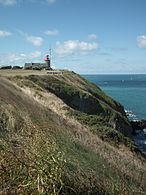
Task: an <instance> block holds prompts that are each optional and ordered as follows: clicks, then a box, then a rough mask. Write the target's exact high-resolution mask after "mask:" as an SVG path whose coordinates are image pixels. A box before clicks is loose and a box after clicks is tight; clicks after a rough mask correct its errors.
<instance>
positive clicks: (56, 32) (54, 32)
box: [45, 29, 59, 36]
mask: <svg viewBox="0 0 146 195" xmlns="http://www.w3.org/2000/svg"><path fill="white" fill-rule="evenodd" d="M45 34H46V35H49V36H56V35H58V34H59V31H58V30H56V29H54V30H48V31H46V32H45Z"/></svg>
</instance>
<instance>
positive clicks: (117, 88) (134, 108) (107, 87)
mask: <svg viewBox="0 0 146 195" xmlns="http://www.w3.org/2000/svg"><path fill="white" fill-rule="evenodd" d="M82 76H84V78H86V79H88V80H89V81H91V82H93V83H95V84H97V85H98V86H99V87H100V88H101V89H102V90H103V91H104V92H106V94H108V95H109V96H111V97H112V98H114V99H115V100H116V101H119V102H120V103H121V104H122V105H123V106H124V108H125V110H128V111H129V112H130V113H131V118H130V119H131V120H140V119H144V120H146V74H134V75H133V74H130V75H128V74H127V75H82ZM135 142H136V144H137V145H138V146H139V147H140V149H141V150H143V151H146V132H140V133H139V134H137V135H136V136H135Z"/></svg>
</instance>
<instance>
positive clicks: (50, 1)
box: [46, 0, 56, 4]
mask: <svg viewBox="0 0 146 195" xmlns="http://www.w3.org/2000/svg"><path fill="white" fill-rule="evenodd" d="M46 1H47V3H49V4H53V3H55V2H56V0H46Z"/></svg>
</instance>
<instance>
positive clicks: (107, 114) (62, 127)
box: [0, 72, 146, 195]
mask: <svg viewBox="0 0 146 195" xmlns="http://www.w3.org/2000/svg"><path fill="white" fill-rule="evenodd" d="M2 82H3V81H1V82H0V87H1V85H2V84H3V83H2ZM12 82H15V83H17V84H18V85H19V86H20V87H22V88H25V87H27V88H30V90H34V91H36V92H38V94H37V93H36V94H35V95H36V96H39V93H40V91H43V93H46V94H47V93H48V92H53V93H55V94H56V95H57V96H58V97H60V98H61V97H62V100H64V101H65V98H67V97H69V98H70V99H69V100H66V101H71V100H72V99H73V97H76V96H77V97H78V98H81V99H84V100H85V99H89V98H91V99H92V100H95V99H96V98H97V97H95V96H96V95H95V94H94V95H93V93H94V92H95V91H96V90H97V91H98V90H99V91H100V93H101V94H100V97H101V96H102V97H104V95H103V93H102V91H101V90H100V89H98V88H96V87H95V86H94V85H93V84H91V83H88V82H87V81H86V80H84V79H82V78H81V77H80V76H78V75H76V74H74V73H69V72H66V73H65V75H59V76H58V77H57V76H45V75H43V76H36V75H33V76H17V77H13V78H11V82H10V83H9V82H4V84H5V85H2V87H3V88H2V89H3V90H2V93H1V94H0V149H1V155H0V174H1V175H0V176H1V178H2V180H0V193H1V192H2V193H6V194H16V195H17V194H32V195H36V194H39V195H42V194H52V195H57V194H58V195H59V194H68V195H72V194H76V195H82V194H85V195H89V194H95V195H98V194H100V195H107V194H109V195H136V194H139V195H142V194H145V193H146V184H145V181H146V168H145V167H146V162H145V159H144V158H143V157H142V156H141V155H140V154H137V153H134V152H131V151H130V149H129V147H130V148H131V150H134V149H132V147H133V143H132V142H131V140H130V139H129V138H126V137H125V136H124V135H123V134H121V133H120V132H119V131H117V130H115V129H113V128H112V126H111V124H110V123H109V121H110V120H113V121H114V119H115V117H117V116H119V115H117V110H118V108H116V110H114V105H115V107H116V106H117V103H113V107H112V105H107V103H106V102H105V101H106V100H107V99H106V100H105V101H104V102H103V101H101V98H99V99H98V98H97V103H99V104H100V106H101V110H100V112H99V113H98V114H96V115H95V114H87V113H85V112H80V111H79V110H78V109H76V110H73V109H68V110H67V112H69V113H68V116H67V117H70V118H74V119H76V120H73V121H74V123H73V122H71V121H72V120H69V118H68V120H69V121H67V120H65V119H64V118H62V116H59V115H57V113H54V112H53V111H51V110H50V108H49V106H48V107H47V106H43V105H42V104H40V103H39V102H36V101H35V99H34V98H32V97H30V96H29V95H27V94H25V93H23V91H21V90H20V89H19V88H17V87H14V86H13V84H12ZM87 89H88V90H87ZM90 90H91V91H92V92H91V91H90ZM63 95H64V96H63ZM40 98H41V97H40ZM107 101H110V100H107ZM69 103H70V102H69ZM111 104H112V102H111ZM120 109H121V108H120ZM120 117H122V115H120V116H119V118H120ZM120 120H121V121H122V122H123V123H124V121H125V120H126V119H125V118H120ZM77 121H79V122H80V124H81V125H78V123H77ZM85 127H87V128H85ZM129 145H130V146H129ZM127 146H128V147H127Z"/></svg>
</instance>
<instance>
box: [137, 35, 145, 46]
mask: <svg viewBox="0 0 146 195" xmlns="http://www.w3.org/2000/svg"><path fill="white" fill-rule="evenodd" d="M137 45H138V47H139V48H146V36H145V35H141V36H138V37H137Z"/></svg>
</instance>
